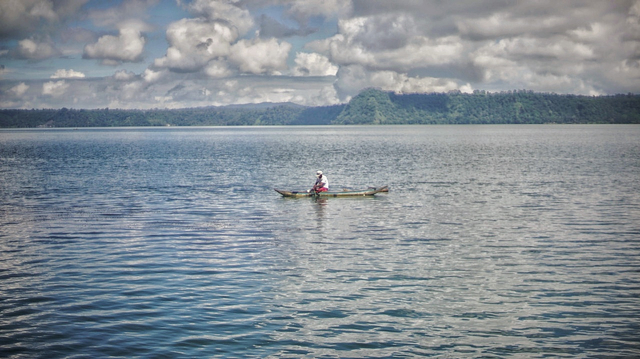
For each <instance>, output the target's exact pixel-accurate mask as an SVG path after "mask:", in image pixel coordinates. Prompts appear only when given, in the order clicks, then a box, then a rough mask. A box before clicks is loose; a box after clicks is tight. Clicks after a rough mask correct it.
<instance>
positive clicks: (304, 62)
mask: <svg viewBox="0 0 640 359" xmlns="http://www.w3.org/2000/svg"><path fill="white" fill-rule="evenodd" d="M294 61H295V63H296V66H295V67H294V68H293V70H292V73H293V75H294V76H335V75H336V73H337V72H338V66H336V65H333V64H332V63H331V62H330V61H329V58H327V57H326V56H323V55H320V54H317V53H306V52H298V53H297V54H296V58H295V60H294Z"/></svg>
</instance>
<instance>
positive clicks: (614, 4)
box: [0, 0, 640, 108]
mask: <svg viewBox="0 0 640 359" xmlns="http://www.w3.org/2000/svg"><path fill="white" fill-rule="evenodd" d="M176 4H177V5H176ZM177 6H179V7H181V8H180V9H178V8H177ZM158 15H159V16H158ZM78 16H83V17H84V18H83V19H86V20H89V21H91V22H92V27H85V26H84V24H85V23H84V22H83V21H81V22H73V23H71V22H70V20H73V19H74V18H76V17H78ZM182 17H184V18H182ZM181 18H182V19H181ZM69 24H73V26H74V27H72V28H68V27H67V26H68V25H69ZM163 35H164V39H166V42H165V41H164V39H163ZM60 40H62V41H60ZM79 53H82V54H83V59H84V62H85V63H84V64H82V65H80V64H79V63H77V62H73V61H83V60H82V59H79V58H78V56H77V54H79ZM0 56H1V57H2V58H3V65H5V66H6V68H5V67H0V75H1V76H2V78H1V79H0V81H2V82H1V83H0V98H7V99H9V100H6V101H3V102H2V103H0V106H23V107H24V106H29V107H41V106H47V105H49V106H70V105H73V102H72V101H74V100H75V99H77V100H78V101H79V102H78V103H80V104H82V106H87V107H104V106H110V107H114V106H118V107H122V108H135V107H140V108H149V107H156V106H157V107H162V106H171V107H180V106H198V105H202V106H207V105H211V104H218V105H223V104H231V103H249V102H260V101H293V102H296V103H300V104H318V105H322V104H330V103H336V101H346V100H348V99H349V98H350V97H351V96H353V95H355V94H357V93H358V92H360V91H361V90H362V89H363V88H367V87H377V88H381V89H384V90H388V91H395V92H401V93H412V92H434V91H435V92H440V91H444V92H446V91H450V90H460V91H465V92H466V91H472V90H473V89H481V90H488V91H503V90H511V89H530V90H534V91H552V92H557V93H579V94H613V93H626V92H640V85H638V84H639V83H640V81H639V79H640V1H637V0H608V1H599V0H568V1H557V0H539V1H535V2H526V1H524V2H523V1H514V2H505V1H503V0H482V1H477V0H473V1H472V0H459V1H446V2H443V1H436V0H424V1H400V2H393V1H388V0H347V1H343V0H295V1H294V0H268V1H260V0H190V1H175V2H173V1H160V0H125V1H118V2H113V3H108V2H107V3H104V4H103V3H100V2H88V1H87V0H22V1H15V0H5V1H3V0H0ZM52 57H58V59H56V66H58V67H55V68H53V69H51V68H50V67H49V69H50V70H45V71H50V72H49V73H46V76H45V77H44V78H42V77H40V78H39V79H38V76H41V75H38V74H37V73H36V72H35V70H36V68H38V69H40V73H42V70H41V68H42V67H41V66H33V62H34V61H42V60H46V59H49V58H52ZM87 59H93V60H97V61H86V60H87ZM5 61H6V62H5ZM64 61H68V64H65V65H59V63H63V62H64ZM97 64H110V65H119V66H120V67H119V68H118V71H116V72H115V73H113V74H110V75H109V76H106V77H102V78H98V77H92V78H84V79H82V81H79V80H78V78H77V77H74V76H76V75H77V74H75V73H76V72H78V71H75V70H60V72H56V73H55V74H54V76H53V77H52V78H48V76H50V75H51V73H53V72H54V71H55V70H56V69H57V68H66V69H79V68H82V69H87V68H88V67H87V66H92V65H93V66H95V65H97ZM44 65H47V64H46V63H44ZM8 68H10V69H11V71H8V70H7V69H8ZM31 71H34V72H31ZM83 71H84V70H83ZM133 71H135V73H134V72H133ZM92 73H95V74H98V73H100V71H95V72H92ZM289 75H291V76H289ZM78 76H79V75H78ZM21 84H25V85H24V86H22V85H21ZM25 86H29V88H25ZM40 86H42V88H43V90H42V91H39V88H40ZM22 91H24V92H22ZM20 92H22V95H21V96H18V95H17V94H18V93H20ZM60 93H64V96H60V95H59V94H60ZM96 94H100V95H99V96H98V95H96ZM27 95H29V96H27ZM55 96H57V97H55ZM20 97H23V98H20ZM27 97H28V98H27Z"/></svg>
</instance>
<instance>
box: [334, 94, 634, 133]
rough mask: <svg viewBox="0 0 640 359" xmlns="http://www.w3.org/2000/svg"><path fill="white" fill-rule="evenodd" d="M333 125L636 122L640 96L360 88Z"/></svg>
mask: <svg viewBox="0 0 640 359" xmlns="http://www.w3.org/2000/svg"><path fill="white" fill-rule="evenodd" d="M333 123H335V124H525V123H529V124H538V123H640V95H616V96H599V97H592V96H576V95H557V94H542V93H534V92H531V91H516V92H506V93H505V92H503V93H487V92H484V91H476V92H475V93H473V94H464V93H460V92H457V93H447V94H444V93H440V94H438V93H434V94H408V95H398V94H394V93H391V92H382V91H378V90H373V89H369V90H365V91H363V92H361V93H360V94H359V95H358V96H356V97H354V98H353V99H352V100H351V101H350V102H349V103H348V104H347V105H346V106H345V108H344V110H343V111H342V112H341V113H340V115H338V117H337V118H336V119H335V120H334V121H333Z"/></svg>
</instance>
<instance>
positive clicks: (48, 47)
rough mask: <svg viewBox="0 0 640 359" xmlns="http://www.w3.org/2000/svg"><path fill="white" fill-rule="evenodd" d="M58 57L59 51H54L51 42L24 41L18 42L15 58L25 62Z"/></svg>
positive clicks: (54, 48)
mask: <svg viewBox="0 0 640 359" xmlns="http://www.w3.org/2000/svg"><path fill="white" fill-rule="evenodd" d="M59 55H60V51H59V50H58V49H56V47H55V45H54V44H53V42H52V41H51V40H49V39H47V40H44V41H38V40H35V39H24V40H21V41H18V48H17V51H16V56H15V57H17V58H19V59H26V60H44V59H47V58H50V57H55V56H59Z"/></svg>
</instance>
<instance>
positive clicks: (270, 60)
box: [229, 38, 291, 74]
mask: <svg viewBox="0 0 640 359" xmlns="http://www.w3.org/2000/svg"><path fill="white" fill-rule="evenodd" d="M290 50H291V44H289V43H288V42H285V41H282V42H280V41H278V40H276V39H275V38H271V39H269V40H262V39H254V40H240V41H238V42H237V43H236V44H235V45H233V46H232V47H231V52H230V54H229V60H230V61H231V62H232V63H233V64H235V65H236V66H238V68H239V69H240V71H242V72H245V73H252V74H262V73H274V72H275V71H278V70H284V69H286V68H287V57H288V56H289V51H290Z"/></svg>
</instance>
